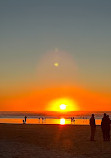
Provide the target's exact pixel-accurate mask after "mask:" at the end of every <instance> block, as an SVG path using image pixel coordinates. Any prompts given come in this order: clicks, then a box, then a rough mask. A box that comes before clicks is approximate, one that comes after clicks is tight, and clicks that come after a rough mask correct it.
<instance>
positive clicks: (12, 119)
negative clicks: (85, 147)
mask: <svg viewBox="0 0 111 158" xmlns="http://www.w3.org/2000/svg"><path fill="white" fill-rule="evenodd" d="M104 113H106V114H108V115H109V117H110V118H111V111H71V112H56V111H45V112H35V111H0V123H13V124H22V123H23V120H24V117H25V116H27V121H26V123H27V124H61V125H62V124H71V125H89V119H90V117H91V114H95V119H96V124H97V125H100V124H101V119H102V117H103V114H104ZM72 117H74V119H73V120H71V118H72Z"/></svg>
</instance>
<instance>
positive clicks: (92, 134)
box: [90, 114, 96, 141]
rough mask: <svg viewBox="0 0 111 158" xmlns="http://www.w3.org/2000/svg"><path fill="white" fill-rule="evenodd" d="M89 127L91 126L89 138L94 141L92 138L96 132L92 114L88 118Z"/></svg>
mask: <svg viewBox="0 0 111 158" xmlns="http://www.w3.org/2000/svg"><path fill="white" fill-rule="evenodd" d="M90 126H91V137H90V140H91V141H94V136H95V131H96V124H95V118H94V114H92V116H91V118H90Z"/></svg>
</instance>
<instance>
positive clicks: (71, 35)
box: [0, 0, 111, 111]
mask: <svg viewBox="0 0 111 158" xmlns="http://www.w3.org/2000/svg"><path fill="white" fill-rule="evenodd" d="M61 104H64V105H66V111H72V110H81V111H83V110H85V111H87V110H88V111H90V110H99V111H102V110H111V1H110V0H92V1H91V0H18V1H17V0H10V1H9V0H5V1H3V0H1V1H0V111H9V110H14V111H18V110H19V111H28V110H29V111H45V110H50V111H59V110H60V108H59V107H60V105H61Z"/></svg>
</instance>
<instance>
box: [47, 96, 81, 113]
mask: <svg viewBox="0 0 111 158" xmlns="http://www.w3.org/2000/svg"><path fill="white" fill-rule="evenodd" d="M47 107H48V108H47V110H48V111H61V112H62V111H64V112H67V111H78V105H77V102H75V101H74V100H73V99H70V98H58V99H54V100H52V101H50V102H49V104H48V106H47Z"/></svg>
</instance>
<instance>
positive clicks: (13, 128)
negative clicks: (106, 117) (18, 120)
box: [0, 124, 111, 158]
mask: <svg viewBox="0 0 111 158" xmlns="http://www.w3.org/2000/svg"><path fill="white" fill-rule="evenodd" d="M95 140H96V141H94V142H91V141H90V126H82V125H81V126H78V125H29V124H26V125H20V124H0V158H111V142H104V141H103V139H102V132H101V127H100V126H97V127H96V136H95Z"/></svg>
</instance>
